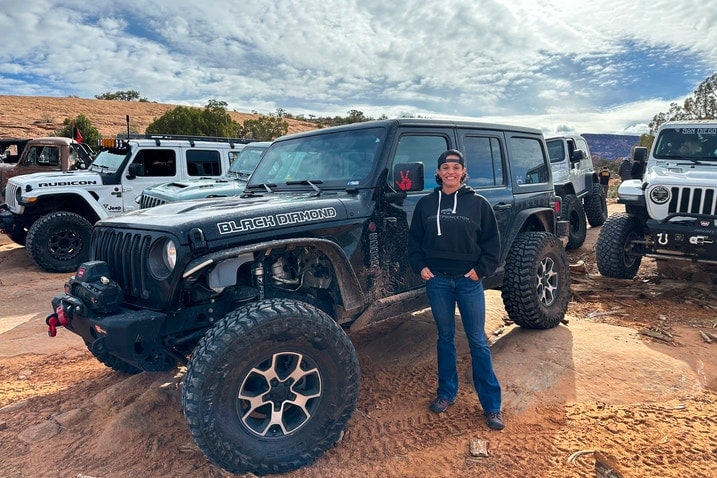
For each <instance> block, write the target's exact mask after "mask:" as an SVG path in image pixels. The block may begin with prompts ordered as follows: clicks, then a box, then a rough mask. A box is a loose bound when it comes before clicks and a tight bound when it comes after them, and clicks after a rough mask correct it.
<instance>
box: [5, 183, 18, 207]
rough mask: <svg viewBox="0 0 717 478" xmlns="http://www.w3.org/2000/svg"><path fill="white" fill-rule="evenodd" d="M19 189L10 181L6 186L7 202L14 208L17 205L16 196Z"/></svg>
mask: <svg viewBox="0 0 717 478" xmlns="http://www.w3.org/2000/svg"><path fill="white" fill-rule="evenodd" d="M17 189H18V187H17V186H15V185H14V184H12V183H10V182H8V183H7V186H5V203H7V205H8V207H10V208H12V209H14V208H16V207H17V197H16V196H15V194H16V191H17Z"/></svg>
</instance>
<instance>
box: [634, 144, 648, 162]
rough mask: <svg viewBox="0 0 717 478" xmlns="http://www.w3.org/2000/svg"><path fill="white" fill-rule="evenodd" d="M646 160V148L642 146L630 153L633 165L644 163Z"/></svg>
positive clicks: (636, 147)
mask: <svg viewBox="0 0 717 478" xmlns="http://www.w3.org/2000/svg"><path fill="white" fill-rule="evenodd" d="M646 158H647V148H645V147H644V146H635V150H634V151H633V152H632V161H633V162H634V163H644V162H645V159H646Z"/></svg>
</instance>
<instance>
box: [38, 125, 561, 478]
mask: <svg viewBox="0 0 717 478" xmlns="http://www.w3.org/2000/svg"><path fill="white" fill-rule="evenodd" d="M450 148H457V149H459V150H462V151H463V152H464V153H465V156H466V161H467V168H468V173H469V177H468V179H467V184H469V185H471V186H472V187H474V188H476V189H477V190H478V191H479V192H480V193H481V194H482V195H483V196H485V197H486V198H487V199H488V200H489V201H490V203H491V204H492V205H493V208H494V210H495V214H496V216H497V218H498V223H499V226H500V230H501V242H502V246H503V247H502V253H501V266H500V267H499V269H498V271H497V272H496V274H495V275H493V276H491V277H486V278H485V279H484V283H485V287H486V288H492V289H500V290H501V291H502V297H503V301H504V304H505V309H506V311H507V313H508V315H509V317H510V319H512V320H513V321H514V322H515V323H516V324H518V325H519V326H521V327H527V328H536V329H547V328H551V327H555V326H556V325H558V324H559V323H560V321H561V320H562V319H563V317H564V314H565V311H566V308H567V305H568V301H569V298H570V277H569V268H568V261H567V258H566V254H565V251H564V248H563V243H561V241H566V240H567V224H565V223H559V222H558V220H557V214H556V209H558V208H559V206H560V204H559V199H557V198H556V196H555V194H554V189H553V184H552V182H551V174H550V163H549V159H548V155H547V150H546V146H545V142H544V139H543V136H542V134H541V133H540V131H538V130H534V129H529V128H521V127H513V126H502V125H495V124H481V123H472V122H453V121H434V120H415V119H400V120H384V121H375V122H367V123H356V124H352V125H347V126H341V127H336V128H327V129H322V130H316V131H311V132H306V133H300V134H295V135H290V136H286V137H283V138H280V139H278V140H276V141H275V142H274V143H273V144H272V145H271V146H270V147H269V149H268V150H267V151H266V153H265V154H264V156H263V158H262V159H261V161H260V163H259V165H258V166H257V168H256V170H255V172H254V174H253V175H252V176H251V179H250V180H249V182H248V184H247V186H246V189H245V192H244V194H243V195H242V196H240V197H231V198H217V199H201V200H195V201H188V202H178V203H172V204H167V205H163V206H159V207H156V208H151V209H144V210H141V211H135V212H132V213H129V214H125V215H120V216H115V217H112V218H107V219H103V220H101V221H99V222H98V223H97V225H96V226H95V228H94V230H93V233H92V240H91V246H90V258H91V260H90V261H89V262H86V263H84V264H82V266H81V267H80V268H79V269H78V270H77V272H76V274H75V275H74V276H73V277H72V278H71V279H70V280H69V282H68V283H67V284H66V286H65V292H64V293H63V294H60V295H58V296H56V297H55V298H54V299H53V301H52V307H53V311H54V312H53V313H52V314H50V315H49V316H48V318H47V323H48V325H49V327H50V335H53V334H54V333H55V329H56V327H58V326H64V327H66V328H67V329H69V330H71V331H72V332H74V333H76V334H78V335H79V336H81V337H82V339H83V340H84V341H85V343H86V344H87V346H88V348H89V349H90V351H91V352H92V353H93V354H94V355H95V356H96V357H97V359H99V360H100V361H101V362H103V363H105V364H106V365H108V366H110V367H112V368H114V369H116V370H120V371H124V372H138V371H142V370H146V371H158V370H170V369H172V368H173V367H175V366H176V365H177V364H178V363H182V364H186V366H187V373H186V376H185V377H184V384H183V408H184V413H185V417H186V420H187V423H188V425H189V429H190V431H191V433H192V435H193V437H194V439H195V440H196V442H197V444H198V445H199V447H200V448H201V449H202V451H203V452H204V453H206V455H207V456H209V458H210V459H211V460H213V461H214V462H215V463H216V464H218V465H219V466H221V467H223V468H225V469H227V470H230V471H232V472H235V473H241V472H246V471H252V472H254V473H260V474H265V473H281V472H285V471H288V470H292V469H295V468H298V467H300V466H302V465H305V464H307V463H310V462H312V461H313V460H314V459H315V458H316V457H318V456H319V455H321V454H322V453H323V452H324V451H325V450H327V449H329V448H331V447H332V446H334V444H335V443H336V442H337V441H338V440H339V439H340V438H341V436H342V434H343V432H344V430H345V429H346V427H347V424H348V421H349V418H350V416H351V414H352V413H353V411H354V409H355V407H356V399H357V396H358V393H359V365H358V359H357V355H356V352H355V350H354V347H353V345H352V342H351V340H350V338H349V337H350V335H351V333H352V332H354V331H356V330H359V329H362V328H364V327H366V326H368V325H370V324H372V323H375V322H377V321H379V320H382V319H386V318H389V317H396V316H406V315H407V314H408V313H410V312H412V311H416V310H420V309H422V308H425V307H427V306H428V303H427V300H426V295H425V291H424V283H423V281H422V280H421V278H420V277H419V276H418V275H417V274H414V273H413V272H412V271H411V269H410V268H409V265H408V260H407V250H406V244H407V233H408V228H409V221H410V220H411V215H412V212H413V209H414V207H415V204H416V202H417V201H418V199H419V198H420V197H421V196H423V195H425V194H426V193H427V192H428V191H429V190H431V189H432V188H434V187H435V186H436V182H435V168H436V160H437V158H438V156H439V154H440V153H441V152H443V151H445V150H447V149H450Z"/></svg>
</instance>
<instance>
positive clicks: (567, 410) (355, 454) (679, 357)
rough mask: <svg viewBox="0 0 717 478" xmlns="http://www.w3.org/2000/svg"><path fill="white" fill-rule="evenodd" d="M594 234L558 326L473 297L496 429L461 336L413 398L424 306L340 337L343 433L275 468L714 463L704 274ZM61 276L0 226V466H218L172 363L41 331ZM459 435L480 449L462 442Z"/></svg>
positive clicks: (428, 367) (665, 469)
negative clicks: (185, 409)
mask: <svg viewBox="0 0 717 478" xmlns="http://www.w3.org/2000/svg"><path fill="white" fill-rule="evenodd" d="M620 208H621V206H617V205H611V206H610V210H611V211H612V212H614V211H618V210H620ZM598 231H599V229H590V230H589V231H588V239H587V241H586V243H585V245H584V246H583V247H582V248H580V249H578V250H576V251H572V252H571V253H570V261H571V264H572V267H571V270H572V276H573V284H572V289H573V299H572V301H571V303H570V306H569V310H568V316H567V319H568V323H567V324H565V325H560V326H559V327H557V328H555V329H552V330H547V331H528V330H523V329H520V328H518V327H516V326H514V325H509V324H505V323H504V316H505V311H504V310H503V307H502V303H501V301H500V296H499V294H498V293H495V292H494V291H489V292H488V293H487V299H488V300H487V303H488V324H487V327H486V332H487V333H488V334H489V335H490V337H491V342H492V344H493V345H492V350H493V356H494V362H495V368H496V372H497V375H498V377H499V379H500V381H501V383H502V386H503V391H504V410H505V418H506V428H505V430H503V431H501V432H494V431H490V430H489V429H488V428H487V427H486V426H485V424H484V422H483V420H482V418H481V416H480V407H479V405H478V403H477V399H476V397H475V393H474V392H473V390H472V387H471V385H470V383H471V382H470V379H469V374H470V370H469V368H470V366H469V355H468V351H467V346H466V344H465V341H464V340H463V339H462V335H461V333H459V335H458V337H459V347H460V355H459V364H460V370H461V390H460V392H459V396H458V401H457V403H456V405H454V406H453V407H451V408H450V409H449V410H448V412H446V413H444V414H442V415H440V416H438V415H435V414H433V413H431V412H430V411H429V410H428V403H429V401H430V399H431V398H432V395H433V393H434V390H435V374H436V367H435V331H434V326H433V323H432V319H431V316H430V312H427V311H423V312H421V313H417V314H416V315H415V316H414V317H413V318H412V319H411V320H409V321H402V322H395V323H391V322H389V323H385V324H382V325H380V326H378V327H376V328H374V329H371V330H370V331H369V332H367V333H364V334H362V335H360V336H355V337H353V340H354V342H355V344H356V347H357V351H358V353H359V356H360V363H361V374H362V380H361V390H360V396H359V400H358V408H357V410H356V412H355V413H354V415H353V417H352V419H351V420H350V423H349V427H348V430H347V432H346V434H345V436H344V438H343V440H342V441H341V442H340V443H339V444H337V446H336V447H335V448H334V449H332V450H329V451H328V452H327V453H326V454H324V455H323V456H322V457H320V458H319V459H318V460H317V461H316V462H315V463H314V464H313V465H311V466H308V467H305V468H302V469H300V470H297V471H294V472H292V473H288V474H286V475H285V476H288V477H294V478H300V477H301V478H303V477H332V478H334V477H364V476H371V477H373V476H386V477H467V476H471V477H541V478H542V477H560V478H565V477H590V476H596V469H599V470H602V469H605V468H607V467H612V468H613V469H614V470H615V471H616V474H614V475H610V476H623V477H625V478H627V477H645V478H647V477H650V478H652V477H663V478H677V477H680V478H682V477H686V476H690V477H692V476H696V477H714V476H717V341H714V342H713V343H707V341H705V339H704V338H703V336H702V335H701V334H700V332H703V333H712V334H715V333H717V328H716V327H717V311H716V309H717V306H716V304H717V302H716V301H715V297H716V295H715V294H716V292H715V289H716V287H717V286H715V283H714V282H713V278H712V277H710V276H709V275H707V276H705V275H695V276H694V277H693V278H692V279H691V280H687V281H673V280H667V279H665V278H662V277H660V276H659V275H658V274H657V270H656V267H655V264H654V261H652V260H646V261H645V262H644V263H643V266H642V267H641V269H640V272H639V275H638V277H637V278H635V279H634V280H610V279H607V278H603V277H601V276H600V275H599V274H598V272H597V269H596V267H595V264H594V244H595V238H596V237H597V233H598ZM65 279H66V277H65V275H63V274H59V275H58V274H49V273H44V272H41V271H40V270H39V269H38V268H37V267H36V266H35V265H34V264H33V263H32V262H31V260H30V259H29V258H28V257H27V254H26V253H25V250H24V248H22V247H19V246H17V245H14V244H12V243H10V242H9V241H8V239H7V237H6V236H4V235H1V236H0V449H2V460H0V476H2V477H7V478H15V477H17V478H19V477H32V478H35V477H63V478H64V477H85V478H87V477H97V478H109V477H138V476H157V477H165V476H166V477H178V478H184V477H226V476H233V475H230V474H229V473H226V472H225V471H223V470H221V469H219V468H217V467H215V466H214V465H212V464H211V463H210V462H209V461H208V460H207V459H206V458H205V457H204V455H203V454H202V453H201V452H200V451H199V449H198V448H197V446H196V445H195V444H194V442H193V441H192V438H191V436H190V434H189V431H188V429H187V426H186V423H185V421H184V418H183V415H182V410H181V380H182V370H176V371H173V372H171V373H141V374H138V375H134V376H126V375H122V374H120V373H118V372H114V371H112V370H110V369H108V368H106V367H104V366H103V365H101V364H100V363H98V362H97V361H96V360H95V359H94V358H93V357H92V356H91V355H90V353H89V352H88V351H87V350H86V349H85V348H84V346H83V345H82V343H81V340H80V339H79V338H78V337H76V336H75V335H73V334H71V333H69V332H67V331H65V330H62V329H60V330H59V331H58V334H57V337H54V338H49V337H48V335H47V330H46V326H45V324H44V318H45V316H46V315H47V313H49V312H50V299H51V297H52V296H54V295H55V294H57V293H59V292H60V291H61V290H62V285H63V283H64V281H65ZM708 337H709V336H708ZM475 440H482V441H483V442H484V443H486V444H487V456H473V455H471V454H470V453H469V446H470V444H471V443H472V442H473V443H475V442H474V441H475ZM617 473H619V475H618V474H617Z"/></svg>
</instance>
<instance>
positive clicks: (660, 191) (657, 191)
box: [650, 186, 670, 204]
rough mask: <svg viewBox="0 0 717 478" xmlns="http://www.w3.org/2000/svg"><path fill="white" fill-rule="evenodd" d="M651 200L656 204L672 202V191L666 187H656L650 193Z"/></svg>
mask: <svg viewBox="0 0 717 478" xmlns="http://www.w3.org/2000/svg"><path fill="white" fill-rule="evenodd" d="M650 199H651V200H652V202H654V203H655V204H665V203H666V202H667V201H669V200H670V190H669V189H667V188H666V187H665V186H655V187H654V188H652V190H651V191H650Z"/></svg>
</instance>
